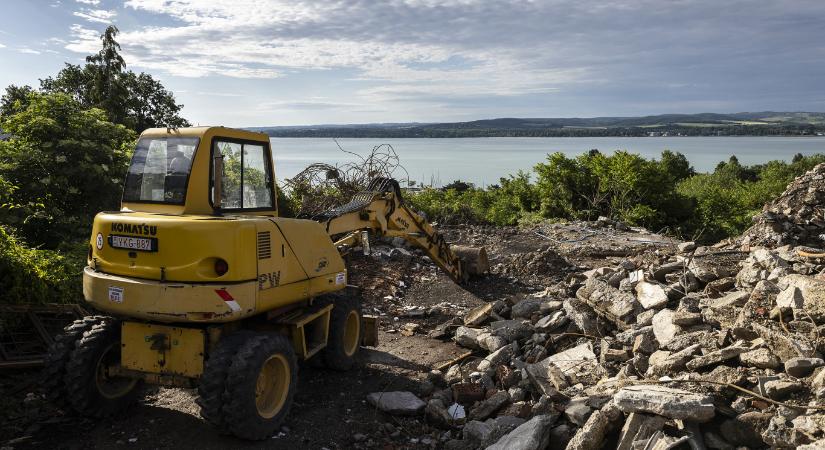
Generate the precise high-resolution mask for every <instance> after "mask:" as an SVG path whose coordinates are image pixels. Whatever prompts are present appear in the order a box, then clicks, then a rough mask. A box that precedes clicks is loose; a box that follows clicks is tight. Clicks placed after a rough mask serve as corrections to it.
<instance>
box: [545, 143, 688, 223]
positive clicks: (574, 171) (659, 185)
mask: <svg viewBox="0 0 825 450" xmlns="http://www.w3.org/2000/svg"><path fill="white" fill-rule="evenodd" d="M535 171H536V173H537V174H538V181H537V183H536V189H537V191H538V197H539V199H540V211H541V214H542V216H544V217H547V218H569V219H583V220H593V219H596V218H597V217H598V216H608V217H614V218H617V219H621V220H624V221H626V222H629V223H632V224H636V225H643V226H647V227H649V228H661V227H664V226H673V225H676V224H678V223H680V222H681V221H682V220H683V219H684V216H685V215H686V212H685V208H684V206H685V205H686V203H685V201H684V199H683V198H680V196H679V194H678V193H677V191H676V186H677V184H678V183H679V182H680V181H681V180H683V179H685V178H687V177H690V176H692V175H693V174H694V171H693V168H692V167H690V163H688V161H687V158H685V156H684V155H682V154H681V153H673V152H670V151H665V152H663V153H662V157H661V159H659V160H648V159H645V158H642V157H641V156H639V155H637V154H633V153H628V152H624V151H618V152H615V153H614V154H613V155H610V156H607V155H604V154H602V153H601V152H599V151H598V150H593V151H590V152H589V153H587V154H584V155H581V156H578V157H576V158H568V157H567V156H565V155H564V154H563V153H554V154H552V155H549V156H548V157H547V162H546V163H540V164H537V165H536V167H535Z"/></svg>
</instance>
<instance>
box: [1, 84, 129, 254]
mask: <svg viewBox="0 0 825 450" xmlns="http://www.w3.org/2000/svg"><path fill="white" fill-rule="evenodd" d="M28 98H29V102H28V105H27V106H26V108H25V109H22V110H20V111H18V112H16V113H14V114H11V115H7V116H4V117H3V121H2V124H0V125H2V128H3V130H4V131H6V132H8V133H9V134H11V135H12V138H11V139H9V140H8V141H2V142H0V177H2V178H3V179H4V180H5V182H6V183H8V184H10V185H11V186H13V188H3V186H0V189H2V190H3V191H4V192H3V193H2V194H0V196H6V197H7V199H6V203H7V204H9V205H13V207H10V208H5V209H4V215H5V216H6V217H5V220H4V222H5V223H7V224H10V225H12V226H14V227H15V228H17V229H18V230H20V233H21V235H22V236H23V237H24V238H25V239H26V241H27V242H28V243H29V244H31V245H34V246H41V245H45V246H46V247H47V248H57V246H58V245H59V244H60V243H61V242H63V241H64V240H70V241H71V240H76V239H80V238H85V237H86V233H88V230H89V226H90V225H91V221H92V219H93V218H94V215H95V214H96V213H97V212H99V211H102V210H107V209H118V207H119V205H120V198H121V192H122V182H123V177H124V176H125V174H126V169H127V167H128V164H129V154H130V152H131V149H132V146H133V145H134V140H135V135H134V133H133V132H132V131H130V130H128V129H127V128H125V127H124V126H122V125H115V124H113V123H111V122H107V121H106V114H105V113H104V112H103V111H101V110H99V109H94V108H93V109H84V108H83V107H82V106H81V105H80V104H79V103H78V102H77V101H75V100H73V99H72V98H71V97H69V96H68V95H65V94H40V93H31V94H29V97H28Z"/></svg>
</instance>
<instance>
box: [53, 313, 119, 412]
mask: <svg viewBox="0 0 825 450" xmlns="http://www.w3.org/2000/svg"><path fill="white" fill-rule="evenodd" d="M104 320H113V319H112V318H111V317H106V316H86V317H84V318H82V319H78V320H75V321H74V322H72V323H71V324H70V325H68V326H66V328H64V329H63V332H62V333H60V334H59V335H57V336H55V338H54V342H53V343H52V345H50V346H49V351H48V353H46V358H45V360H44V361H43V364H44V367H43V371H42V372H41V382H40V386H41V387H42V388H43V392H44V393H45V394H46V400H48V401H49V402H51V403H52V404H53V405H55V406H57V407H58V408H65V407H67V406H69V403H68V399H67V398H66V384H65V380H64V379H65V377H66V363H68V362H69V358H70V357H71V356H72V352H73V351H74V348H75V344H76V343H77V341H78V340H79V339H80V338H81V337H82V336H83V333H85V332H87V331H89V330H91V329H92V327H93V326H95V325H97V324H99V323H101V322H103V321H104Z"/></svg>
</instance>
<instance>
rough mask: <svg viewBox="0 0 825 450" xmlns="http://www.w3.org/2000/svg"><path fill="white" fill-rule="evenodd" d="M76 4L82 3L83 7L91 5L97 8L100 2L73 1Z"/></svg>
mask: <svg viewBox="0 0 825 450" xmlns="http://www.w3.org/2000/svg"><path fill="white" fill-rule="evenodd" d="M75 1H76V2H77V3H83V4H84V5H92V6H97V5H99V4H100V0H75Z"/></svg>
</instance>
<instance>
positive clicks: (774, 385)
mask: <svg viewBox="0 0 825 450" xmlns="http://www.w3.org/2000/svg"><path fill="white" fill-rule="evenodd" d="M764 387H765V394H766V395H767V396H768V397H770V398H772V399H774V400H784V399H786V398H788V397H790V395H791V394H793V393H794V392H799V391H801V390H802V389H805V385H804V384H802V383H798V382H796V381H785V380H773V381H768V382H766V383H765V384H764Z"/></svg>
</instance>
